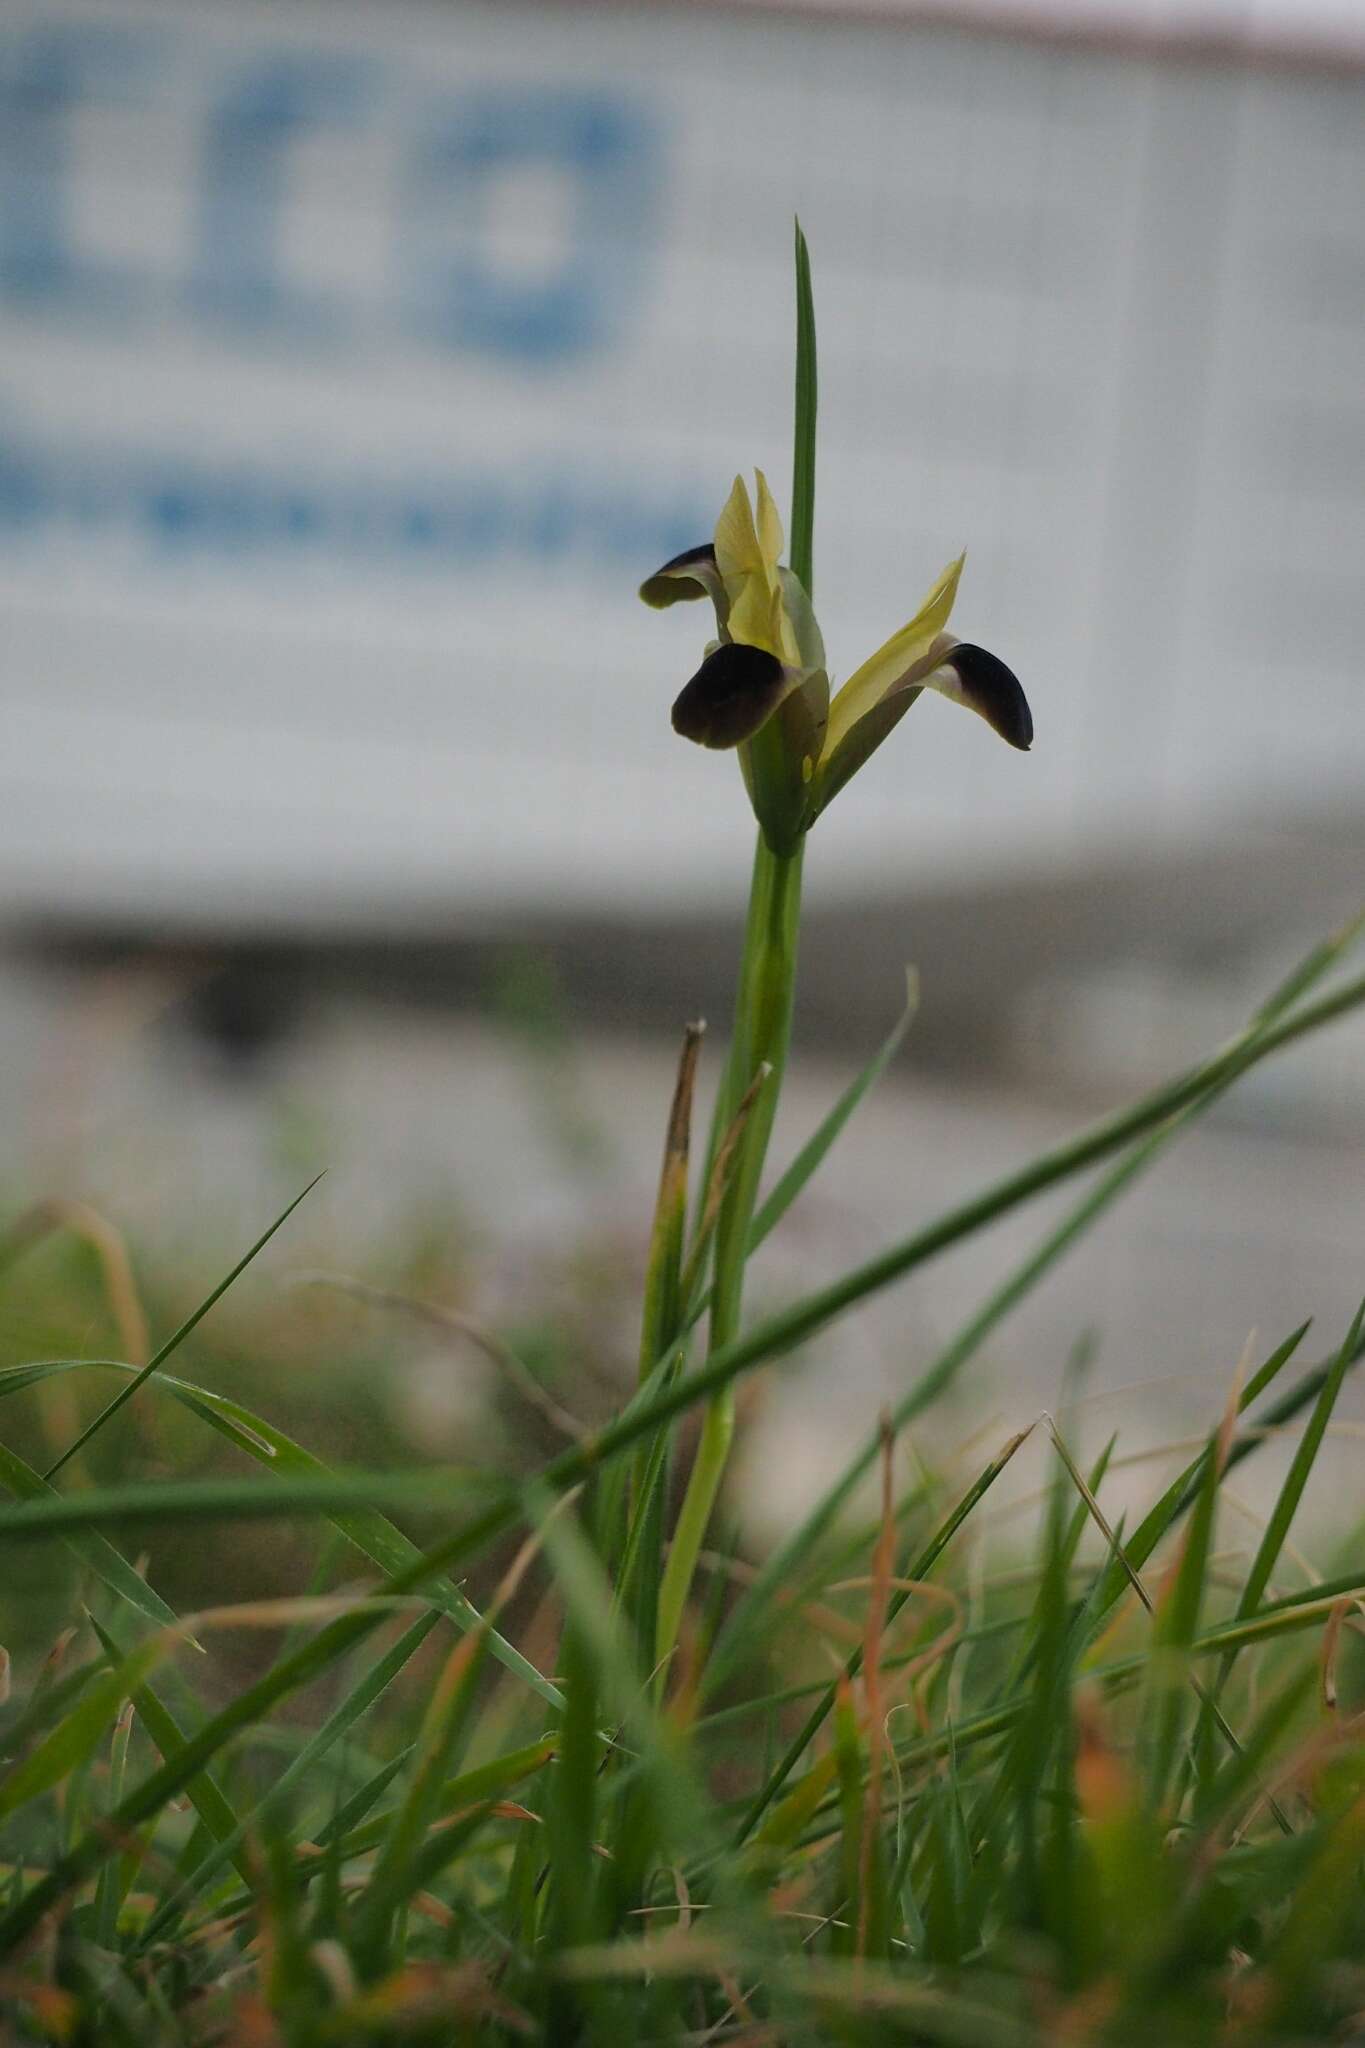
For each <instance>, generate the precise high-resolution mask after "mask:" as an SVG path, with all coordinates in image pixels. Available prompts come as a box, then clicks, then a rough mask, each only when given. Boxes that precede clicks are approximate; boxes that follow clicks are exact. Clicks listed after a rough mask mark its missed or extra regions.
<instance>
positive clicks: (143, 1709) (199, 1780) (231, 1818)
mask: <svg viewBox="0 0 1365 2048" xmlns="http://www.w3.org/2000/svg"><path fill="white" fill-rule="evenodd" d="M90 1625H91V1627H92V1628H93V1629H94V1631H95V1634H96V1635H97V1636H98V1637H99V1639H100V1643H101V1644H102V1646H103V1648H104V1653H105V1655H106V1656H107V1657H108V1658H109V1660H110V1661H111V1663H115V1662H117V1660H119V1659H120V1658H123V1657H125V1656H126V1655H127V1652H126V1651H125V1650H124V1649H123V1646H122V1645H121V1644H120V1643H119V1642H118V1640H117V1638H116V1637H115V1636H113V1635H112V1634H111V1633H110V1631H109V1630H108V1629H106V1628H104V1627H103V1626H102V1625H101V1623H100V1622H99V1621H98V1619H97V1618H96V1617H95V1616H94V1615H93V1614H92V1615H91V1617H90ZM131 1697H132V1701H133V1708H134V1711H135V1712H136V1714H137V1717H138V1719H139V1720H140V1721H141V1723H142V1725H143V1727H144V1728H145V1729H146V1731H147V1734H148V1735H149V1737H150V1738H151V1741H152V1744H153V1746H154V1748H156V1749H157V1750H158V1751H159V1752H160V1755H161V1757H162V1760H163V1761H164V1762H166V1763H171V1762H172V1761H173V1760H174V1759H175V1758H176V1757H178V1756H180V1755H181V1754H182V1753H183V1751H184V1748H185V1742H186V1736H185V1731H184V1730H183V1729H182V1728H181V1726H180V1724H179V1722H178V1721H177V1720H176V1718H175V1716H174V1714H173V1713H172V1712H171V1710H170V1708H169V1707H168V1706H167V1705H166V1704H165V1702H164V1701H163V1700H162V1699H161V1698H160V1697H159V1696H158V1695H157V1693H156V1692H155V1691H154V1690H153V1689H152V1687H151V1686H150V1685H149V1684H147V1682H146V1681H145V1680H143V1681H141V1682H140V1683H139V1684H138V1685H136V1686H135V1687H134V1688H133V1691H132V1694H131ZM185 1794H186V1797H187V1798H188V1799H189V1801H190V1804H191V1805H192V1806H193V1808H194V1810H195V1812H196V1813H197V1814H198V1816H199V1818H200V1820H201V1821H202V1822H203V1824H204V1826H205V1828H206V1829H207V1830H208V1832H209V1834H210V1835H212V1836H213V1838H214V1840H215V1841H216V1842H219V1843H222V1842H225V1841H227V1840H229V1839H230V1838H233V1837H235V1838H236V1840H237V1841H239V1842H240V1840H241V1835H242V1831H241V1829H240V1828H239V1827H238V1824H237V1816H236V1814H235V1813H234V1812H233V1809H232V1803H231V1801H230V1800H229V1799H228V1797H227V1794H226V1793H225V1792H224V1791H223V1789H222V1787H221V1785H219V1783H218V1781H217V1779H216V1778H215V1777H214V1776H213V1774H212V1772H211V1771H208V1770H202V1771H198V1772H196V1774H195V1775H194V1777H192V1778H191V1779H190V1780H189V1782H188V1783H187V1784H186V1786H185ZM117 1804H118V1802H117V1801H115V1806H117ZM237 1867H238V1871H239V1873H240V1874H241V1876H242V1877H243V1878H244V1879H247V1880H248V1881H249V1879H250V1873H249V1871H248V1869H247V1866H246V1863H245V1861H244V1860H242V1861H239V1862H238V1866H237Z"/></svg>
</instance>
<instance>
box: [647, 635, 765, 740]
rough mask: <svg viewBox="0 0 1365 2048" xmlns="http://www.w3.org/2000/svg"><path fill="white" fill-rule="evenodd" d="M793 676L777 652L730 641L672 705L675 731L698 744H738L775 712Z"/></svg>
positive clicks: (712, 656) (699, 672)
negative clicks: (790, 677) (790, 676)
mask: <svg viewBox="0 0 1365 2048" xmlns="http://www.w3.org/2000/svg"><path fill="white" fill-rule="evenodd" d="M788 681H789V677H788V672H787V670H786V669H785V668H784V667H783V665H782V663H781V662H780V661H779V660H778V658H777V656H776V655H775V654H769V653H767V652H766V650H765V649H763V648H762V647H748V646H745V645H744V644H743V643H742V642H732V641H728V640H727V641H726V642H724V644H723V645H721V646H720V647H717V648H716V649H715V650H714V652H713V653H711V654H708V655H707V657H706V659H705V661H704V662H703V663H702V665H701V667H700V668H699V669H698V670H697V673H696V674H695V675H694V676H693V678H692V680H691V682H690V683H689V684H688V685H687V687H686V689H685V690H684V691H683V692H682V694H681V696H680V697H679V698H678V701H677V703H676V704H675V705H674V706H673V730H674V732H676V733H681V734H682V737H683V738H684V739H685V740H695V741H696V743H697V745H698V746H699V747H737V746H738V745H739V744H740V742H741V741H742V740H747V739H751V738H752V737H753V735H754V734H755V733H756V732H757V731H758V728H759V727H760V726H761V725H762V724H763V723H764V721H765V720H766V719H768V718H770V717H771V715H772V713H773V712H774V711H775V710H776V709H777V706H778V705H779V704H780V703H781V701H782V698H783V696H784V695H785V694H786V690H787V686H788Z"/></svg>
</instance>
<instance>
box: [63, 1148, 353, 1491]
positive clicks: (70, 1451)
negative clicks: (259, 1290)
mask: <svg viewBox="0 0 1365 2048" xmlns="http://www.w3.org/2000/svg"><path fill="white" fill-rule="evenodd" d="M321 1179H322V1175H321V1174H320V1173H319V1174H315V1175H314V1177H313V1179H312V1180H310V1181H309V1183H308V1185H307V1187H306V1188H304V1189H303V1191H302V1192H301V1193H300V1194H297V1195H295V1197H294V1199H293V1201H292V1202H291V1203H290V1204H289V1206H288V1207H287V1208H286V1209H284V1210H282V1211H281V1213H280V1214H279V1215H278V1216H277V1217H276V1218H275V1221H274V1222H273V1223H272V1224H271V1226H270V1228H269V1230H266V1231H263V1232H262V1233H261V1235H260V1236H259V1237H258V1238H257V1240H256V1242H255V1244H253V1245H252V1247H251V1249H250V1251H248V1252H247V1253H245V1254H244V1256H243V1257H242V1258H240V1259H239V1260H238V1261H237V1264H236V1265H235V1266H234V1267H233V1269H232V1271H231V1272H230V1273H229V1274H228V1275H227V1277H226V1278H225V1279H223V1280H220V1281H219V1282H218V1285H217V1286H216V1287H215V1288H214V1289H213V1291H212V1293H211V1294H208V1295H206V1296H205V1297H204V1299H203V1301H201V1302H200V1304H199V1306H198V1308H197V1309H195V1311H194V1313H193V1314H192V1315H189V1316H186V1318H185V1320H184V1322H183V1323H182V1324H181V1325H180V1328H179V1329H178V1330H177V1331H176V1332H175V1333H174V1335H173V1336H170V1337H168V1338H167V1339H166V1342H165V1343H164V1344H163V1345H162V1346H161V1349H160V1350H159V1351H156V1352H153V1354H152V1356H151V1357H150V1358H149V1359H148V1361H147V1363H146V1364H145V1365H144V1366H140V1367H139V1368H138V1370H137V1371H136V1372H135V1373H134V1374H133V1377H132V1379H131V1380H129V1382H128V1384H127V1386H126V1387H122V1388H120V1390H119V1392H118V1393H117V1394H115V1396H114V1398H113V1400H112V1401H110V1402H109V1403H108V1404H107V1406H106V1407H104V1408H102V1409H101V1410H100V1412H99V1414H98V1415H97V1416H95V1418H94V1420H93V1421H92V1422H89V1423H87V1424H86V1426H85V1428H84V1429H83V1430H82V1431H81V1433H80V1435H79V1436H78V1437H77V1438H76V1440H75V1442H74V1443H73V1444H70V1445H68V1447H67V1449H66V1450H64V1451H63V1452H62V1455H61V1456H60V1458H58V1460H57V1462H56V1463H55V1464H54V1465H51V1466H49V1468H48V1470H47V1471H46V1472H45V1473H44V1474H43V1477H44V1478H45V1479H49V1480H50V1479H55V1478H56V1476H57V1474H58V1473H59V1472H60V1471H61V1469H62V1467H63V1465H65V1464H67V1463H68V1462H69V1460H70V1459H72V1458H74V1457H75V1456H76V1455H77V1453H78V1452H80V1451H83V1450H84V1449H85V1446H86V1445H87V1444H88V1443H89V1441H90V1439H91V1437H92V1436H94V1435H95V1434H96V1433H97V1432H98V1431H99V1430H101V1429H103V1428H104V1425H105V1423H106V1422H109V1421H110V1420H111V1419H112V1418H113V1417H114V1416H115V1415H117V1413H118V1411H119V1409H120V1408H122V1407H123V1406H124V1404H125V1402H128V1401H131V1400H132V1398H133V1396H134V1394H135V1393H136V1392H137V1390H138V1388H139V1387H140V1386H142V1385H144V1383H145V1382H146V1381H147V1380H149V1379H150V1378H151V1376H152V1374H153V1373H154V1372H156V1370H157V1369H158V1367H160V1366H162V1365H164V1364H165V1362H166V1360H167V1359H168V1358H169V1357H170V1355H171V1353H172V1352H173V1351H176V1350H178V1349H179V1347H180V1346H181V1345H182V1344H183V1343H184V1341H185V1339H186V1338H187V1337H188V1336H189V1334H190V1332H191V1330H193V1329H196V1328H197V1327H198V1325H199V1324H200V1323H202V1322H203V1320H204V1317H205V1316H206V1315H207V1314H208V1312H209V1310H210V1309H211V1308H212V1307H213V1306H214V1304H215V1303H216V1302H219V1301H221V1300H222V1298H223V1296H224V1295H225V1294H226V1293H227V1291H228V1289H229V1287H231V1285H232V1283H233V1281H234V1280H237V1279H239V1278H240V1277H241V1275H242V1274H243V1273H245V1271H246V1269H247V1267H248V1266H249V1265H250V1264H251V1262H252V1260H253V1259H254V1258H255V1257H256V1254H257V1253H258V1252H261V1251H264V1249H265V1247H266V1246H267V1245H268V1244H269V1242H270V1240H271V1238H272V1237H273V1236H274V1235H275V1232H276V1231H277V1230H278V1229H279V1228H280V1227H281V1225H282V1224H284V1223H287V1222H288V1221H289V1218H290V1217H291V1216H292V1215H293V1213H294V1211H295V1210H296V1209H297V1208H298V1206H299V1203H300V1202H302V1201H303V1200H304V1198H305V1197H306V1196H308V1195H311V1194H312V1192H313V1189H314V1188H315V1187H316V1186H317V1184H318V1182H319V1181H320V1180H321Z"/></svg>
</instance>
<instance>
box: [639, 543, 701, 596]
mask: <svg viewBox="0 0 1365 2048" xmlns="http://www.w3.org/2000/svg"><path fill="white" fill-rule="evenodd" d="M719 582H720V572H719V571H718V569H717V568H716V549H715V543H714V542H712V541H707V542H706V544H705V546H703V547H699V548H684V550H683V552H682V553H681V554H680V555H674V556H673V558H672V560H671V561H667V562H665V563H664V565H663V567H662V569H656V570H655V571H654V574H653V575H652V576H648V577H646V579H645V581H644V582H643V583H642V584H641V585H640V595H641V597H642V598H643V599H644V601H645V603H646V604H649V605H653V607H654V609H655V611H658V612H661V611H664V610H666V609H667V607H668V606H669V605H671V604H684V603H689V602H690V601H691V600H692V599H693V598H695V597H709V596H710V595H711V594H712V593H713V592H714V590H715V589H716V587H717V585H718V584H719Z"/></svg>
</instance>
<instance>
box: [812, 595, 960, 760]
mask: <svg viewBox="0 0 1365 2048" xmlns="http://www.w3.org/2000/svg"><path fill="white" fill-rule="evenodd" d="M966 559H967V558H966V556H965V555H959V556H958V558H957V560H956V561H955V562H950V563H949V564H948V566H947V568H946V569H945V570H944V572H943V574H942V575H941V576H940V577H939V579H938V582H937V583H936V584H935V585H934V587H933V589H932V590H931V591H930V592H929V595H928V596H927V597H926V598H925V600H924V603H923V604H922V605H921V606H920V608H919V610H918V611H917V612H916V613H915V616H914V618H913V619H911V620H910V622H909V624H908V625H905V626H902V627H901V629H900V631H899V633H893V634H892V635H891V638H890V639H889V640H888V641H887V642H886V643H885V645H884V646H882V647H879V648H878V649H877V652H876V653H875V654H874V655H872V657H871V658H870V659H869V660H867V661H865V662H864V663H863V665H862V667H861V668H860V669H855V671H854V673H853V674H852V675H851V676H850V677H849V679H848V681H847V682H846V683H845V684H844V686H843V688H842V690H840V692H839V694H838V696H837V697H836V698H835V699H834V702H833V703H832V704H831V705H830V707H829V730H828V732H827V733H826V735H825V753H826V755H829V754H831V753H832V752H833V751H834V749H835V747H837V746H838V745H839V743H840V742H841V741H842V740H843V739H845V738H846V737H847V735H848V733H849V732H850V731H851V730H852V728H853V727H854V726H855V725H856V724H857V723H858V720H859V719H860V718H865V717H866V716H867V714H868V712H869V711H871V710H872V709H873V708H874V707H875V706H876V705H877V704H879V703H880V702H881V700H882V698H883V697H884V696H885V695H886V692H887V691H888V690H890V689H894V687H895V685H896V684H897V683H898V682H900V681H901V680H902V678H903V677H904V676H905V675H906V674H907V672H908V671H909V670H910V669H912V668H914V666H915V664H916V662H918V661H922V660H923V658H924V656H925V655H926V654H927V653H928V652H929V649H930V648H931V647H932V646H933V644H934V641H935V640H936V639H937V637H938V635H939V634H940V633H941V632H942V631H943V628H944V627H945V626H946V625H947V623H948V616H949V614H950V612H951V611H952V609H953V599H954V598H955V597H956V596H957V583H958V578H959V577H960V576H961V574H962V564H963V563H964V562H965V560H966Z"/></svg>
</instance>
